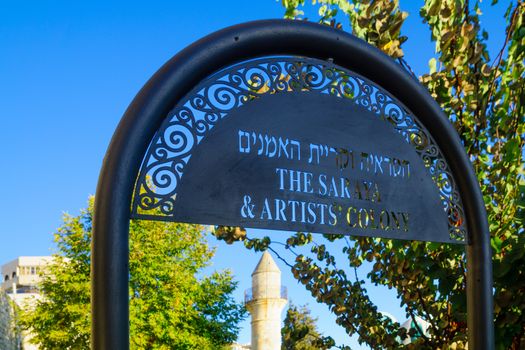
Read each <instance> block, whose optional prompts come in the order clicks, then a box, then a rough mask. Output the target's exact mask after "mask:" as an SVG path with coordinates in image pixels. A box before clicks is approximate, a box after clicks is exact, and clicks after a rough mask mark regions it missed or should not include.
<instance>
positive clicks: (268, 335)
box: [245, 251, 287, 350]
mask: <svg viewBox="0 0 525 350" xmlns="http://www.w3.org/2000/svg"><path fill="white" fill-rule="evenodd" d="M245 301H246V308H247V309H248V311H249V312H250V314H251V316H252V346H251V350H280V349H281V312H282V311H283V308H284V306H285V305H286V302H287V300H286V292H285V290H284V289H281V270H279V267H277V264H276V263H275V261H274V260H273V259H272V256H271V255H270V253H268V252H267V251H265V252H264V254H263V256H262V257H261V260H260V261H259V263H258V264H257V267H255V270H254V271H253V273H252V289H251V295H250V293H249V291H248V293H246V296H245Z"/></svg>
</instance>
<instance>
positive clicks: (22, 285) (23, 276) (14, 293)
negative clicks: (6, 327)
mask: <svg viewBox="0 0 525 350" xmlns="http://www.w3.org/2000/svg"><path fill="white" fill-rule="evenodd" d="M52 259H53V258H52V257H50V256H21V257H18V258H16V259H15V260H13V261H10V262H8V263H6V264H4V265H2V268H1V270H2V275H1V276H2V284H1V289H2V290H4V291H5V292H6V293H7V295H8V296H9V297H10V298H11V299H12V300H13V301H14V302H15V303H16V304H17V305H18V306H19V307H20V308H23V309H25V308H27V307H31V304H32V303H34V302H35V301H36V300H38V299H39V298H41V295H40V293H39V291H38V288H37V286H38V283H39V282H40V280H41V277H40V273H41V272H42V271H43V269H44V268H45V266H46V265H47V264H48V263H49V262H51V260H52ZM22 338H23V340H22V343H23V349H24V350H37V349H38V347H37V346H35V345H32V344H29V339H30V338H31V335H30V334H22Z"/></svg>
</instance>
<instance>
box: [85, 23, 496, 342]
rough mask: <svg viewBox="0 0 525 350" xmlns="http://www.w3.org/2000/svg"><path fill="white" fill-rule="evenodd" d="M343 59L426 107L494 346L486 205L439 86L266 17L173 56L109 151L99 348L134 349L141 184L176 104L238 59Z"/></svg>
mask: <svg viewBox="0 0 525 350" xmlns="http://www.w3.org/2000/svg"><path fill="white" fill-rule="evenodd" d="M272 55H297V56H304V57H311V58H317V59H323V60H327V59H330V60H333V62H335V63H336V64H338V65H339V66H342V67H344V68H346V69H348V70H351V71H353V72H356V73H357V74H360V75H362V76H364V77H366V78H368V79H369V80H371V81H372V82H374V83H375V84H377V85H379V86H381V87H382V88H383V89H384V90H386V91H388V92H389V93H390V94H391V95H392V96H394V97H395V98H396V99H398V100H399V101H400V102H402V103H403V104H404V105H405V106H406V107H407V108H408V109H410V111H411V112H412V113H413V114H414V115H416V116H417V117H418V119H419V121H420V122H421V123H422V124H423V126H424V127H425V128H426V129H427V130H428V131H429V132H430V134H431V135H432V136H433V138H434V140H435V141H436V143H437V145H438V146H439V148H440V149H441V151H442V152H443V156H444V157H445V159H446V161H447V163H448V165H449V167H450V169H451V172H452V174H453V175H454V179H455V181H456V184H457V186H458V189H459V192H460V196H461V200H462V202H463V206H464V211H465V212H464V214H465V217H466V221H467V228H468V245H467V246H466V253H467V309H468V333H469V334H468V341H469V347H470V348H472V349H493V348H494V327H493V296H492V260H491V247H490V235H489V229H488V222H487V215H486V212H485V205H484V202H483V198H482V195H481V191H480V189H479V185H478V181H477V178H476V176H475V173H474V171H473V169H472V166H471V164H470V162H469V159H468V156H467V155H466V153H465V151H464V149H463V146H462V144H461V141H460V139H459V137H458V135H457V133H456V131H455V130H454V128H453V127H452V125H451V123H450V122H449V121H448V119H447V117H446V116H445V115H444V114H443V112H442V111H441V108H440V107H439V105H438V104H437V103H436V102H435V101H434V100H433V99H432V97H431V96H430V94H429V93H428V92H427V91H426V90H425V89H424V88H423V87H422V86H421V85H420V84H419V83H418V82H417V80H415V79H414V78H413V77H411V76H410V75H409V74H408V73H407V72H405V71H404V70H403V69H402V68H401V67H400V66H399V65H397V64H396V63H395V62H394V61H393V60H392V59H390V58H389V57H388V56H386V55H384V54H383V53H381V52H380V51H379V50H377V49H375V48H373V47H371V46H370V45H368V44H366V43H365V42H363V41H361V40H359V39H357V38H355V37H353V36H351V35H349V34H346V33H343V32H341V31H338V30H335V29H332V28H329V27H326V26H321V25H318V24H313V23H307V22H299V21H286V20H265V21H256V22H249V23H246V24H241V25H237V26H233V27H229V28H226V29H223V30H221V31H219V32H216V33H214V34H211V35H209V36H207V37H205V38H203V39H201V40H199V41H197V42H195V43H194V44H193V45H191V46H189V47H188V48H186V49H185V50H183V51H182V52H180V53H179V54H177V55H176V56H175V57H173V58H172V59H171V60H170V61H168V62H167V63H166V64H165V65H164V66H163V67H162V68H161V69H160V70H159V71H158V72H157V73H156V74H155V75H154V76H153V77H152V78H151V79H150V80H149V81H148V83H147V84H146V85H145V86H144V87H143V88H142V90H141V91H140V92H139V94H138V95H137V96H136V97H135V99H134V100H133V102H132V103H131V105H130V106H129V107H128V109H127V111H126V112H125V114H124V116H123V118H122V120H121V121H120V123H119V125H118V128H117V130H116V131H115V134H114V136H113V138H112V140H111V143H110V146H109V148H108V151H107V153H106V156H105V159H104V163H103V166H102V170H101V173H100V178H99V182H98V187H97V195H96V199H95V217H94V223H93V246H92V320H93V322H92V348H93V349H97V350H99V349H108V350H109V349H111V350H124V349H128V348H129V296H128V274H129V263H128V260H129V248H128V238H129V237H128V235H129V220H130V207H131V200H132V194H133V190H134V185H135V181H136V177H137V174H138V172H139V168H140V165H141V163H142V161H143V158H144V155H145V153H146V151H147V149H148V146H149V144H150V142H151V140H152V138H153V136H154V134H155V133H156V131H157V130H158V129H159V128H160V126H161V124H162V122H163V120H164V119H165V118H166V116H167V114H168V112H169V111H170V110H171V109H172V108H173V106H175V105H176V103H177V102H178V101H179V100H180V99H181V98H183V97H184V96H185V95H186V94H187V93H188V92H189V91H190V90H191V89H192V88H193V87H194V86H195V85H197V84H198V83H199V82H201V81H202V80H203V79H205V78H206V77H207V76H209V75H210V74H212V73H214V72H216V71H218V70H221V69H223V68H225V67H227V66H230V65H232V64H235V63H238V62H241V61H244V60H247V59H253V58H257V57H262V56H272Z"/></svg>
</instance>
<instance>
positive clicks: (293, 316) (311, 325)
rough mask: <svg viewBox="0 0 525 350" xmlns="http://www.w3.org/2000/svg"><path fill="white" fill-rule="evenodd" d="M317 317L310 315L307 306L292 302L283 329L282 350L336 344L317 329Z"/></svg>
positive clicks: (318, 348)
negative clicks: (299, 305)
mask: <svg viewBox="0 0 525 350" xmlns="http://www.w3.org/2000/svg"><path fill="white" fill-rule="evenodd" d="M316 321H317V319H315V318H313V317H312V316H311V315H310V310H309V309H308V308H307V307H306V306H302V307H298V306H296V305H294V304H292V303H291V302H290V306H289V307H288V310H287V311H286V317H285V318H284V325H283V328H282V329H281V336H282V345H281V350H323V349H329V348H331V347H332V346H333V345H334V342H333V341H332V340H331V339H330V338H324V337H322V336H321V334H320V333H319V331H318V330H317V325H316Z"/></svg>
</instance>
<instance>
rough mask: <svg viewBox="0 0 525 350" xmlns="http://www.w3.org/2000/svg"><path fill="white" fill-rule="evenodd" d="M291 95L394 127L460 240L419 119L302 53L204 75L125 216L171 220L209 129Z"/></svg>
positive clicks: (445, 178) (457, 219)
mask: <svg viewBox="0 0 525 350" xmlns="http://www.w3.org/2000/svg"><path fill="white" fill-rule="evenodd" d="M291 93H309V94H312V93H316V94H320V95H325V96H332V97H337V98H340V99H343V100H346V101H350V102H351V103H352V104H353V105H354V106H357V108H358V109H361V110H363V111H367V112H368V113H372V114H374V115H376V117H377V118H378V120H381V121H382V122H384V123H386V124H387V125H388V126H389V127H390V128H392V129H393V130H395V132H396V134H397V135H399V138H400V139H402V140H403V141H404V142H405V143H406V144H408V145H410V146H411V147H412V148H413V149H414V150H415V152H416V153H417V155H418V156H419V158H420V159H421V160H422V162H423V164H424V167H425V168H426V169H427V172H428V174H429V175H430V177H431V179H432V181H433V183H434V184H435V186H436V188H437V191H438V192H439V198H440V201H441V206H442V210H443V212H444V213H445V215H446V218H447V219H448V222H447V226H448V234H449V238H450V240H451V241H456V242H464V241H465V239H466V227H465V218H464V212H463V206H462V203H461V199H460V196H459V192H458V189H457V186H456V184H455V182H454V178H453V176H452V173H451V171H450V169H449V167H448V165H447V162H446V160H445V159H444V157H443V155H442V153H441V151H440V149H439V148H438V146H437V145H436V142H435V141H434V139H433V138H432V136H431V135H430V133H429V132H428V131H427V130H426V129H425V128H424V127H423V126H422V125H421V123H420V122H419V121H418V119H417V118H416V117H415V116H413V115H412V114H411V113H410V111H408V110H407V109H406V108H405V107H404V106H403V105H402V104H401V103H400V102H399V101H397V100H396V99H395V98H393V97H392V96H390V95H389V94H388V92H386V91H384V90H383V89H382V88H381V87H379V86H377V85H375V84H374V83H372V82H370V81H368V80H367V79H365V78H363V77H361V76H359V75H357V74H355V73H353V72H351V71H348V70H346V69H343V68H342V67H339V66H337V65H335V64H333V63H332V62H329V61H321V60H317V59H310V58H302V57H266V58H261V59H256V60H251V61H246V62H242V63H239V64H236V65H234V66H231V67H228V68H227V69H224V70H222V71H219V72H217V73H215V74H214V75H212V76H210V77H209V78H207V79H206V80H204V81H203V82H202V83H201V84H199V85H198V86H196V87H195V88H194V89H193V90H192V91H191V92H190V93H189V94H188V95H187V96H186V97H185V98H184V99H182V100H181V101H180V102H179V103H178V104H177V106H174V108H173V110H172V111H171V112H170V113H169V115H168V116H167V117H166V119H165V121H164V123H163V125H162V126H161V128H160V129H159V130H158V132H157V134H156V136H155V137H154V139H153V140H152V142H151V144H150V147H149V149H148V152H147V154H146V156H145V158H144V161H143V164H142V167H141V170H140V173H139V177H138V179H137V183H136V187H135V192H134V199H133V206H132V217H133V218H139V219H140V218H142V219H154V220H167V221H170V220H173V209H174V206H175V203H176V201H177V194H178V193H179V191H180V184H181V182H182V179H183V177H184V173H185V170H186V168H187V166H188V163H189V161H190V159H191V158H192V155H193V153H194V152H195V150H196V148H197V147H198V145H199V144H200V143H201V142H202V141H203V140H204V139H205V138H206V137H207V135H209V133H210V131H212V130H213V129H214V128H215V127H216V126H217V125H219V123H222V122H223V121H224V120H226V119H227V118H228V116H229V115H230V114H231V113H233V112H234V111H236V110H238V109H239V108H241V107H242V106H244V105H248V104H250V102H251V101H256V100H259V99H261V98H262V97H264V96H268V95H276V94H291ZM334 127H337V126H334ZM239 132H240V131H239ZM253 136H254V137H255V138H258V137H259V136H260V137H261V138H262V137H263V135H255V133H254V135H253ZM248 142H249V141H248ZM262 143H263V144H264V142H263V141H262ZM335 146H337V145H334V147H328V148H326V152H333V153H334V154H333V155H334V157H335V158H337V155H338V154H340V153H341V152H345V150H344V149H340V148H337V147H335ZM318 152H319V150H318ZM321 152H322V150H321ZM210 176H213V175H212V174H211V175H210ZM337 233H338V232H337Z"/></svg>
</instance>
